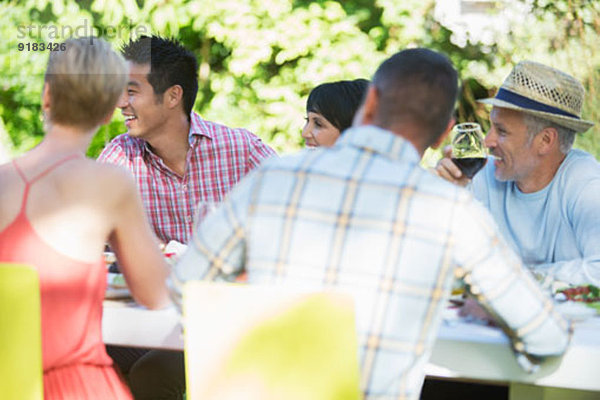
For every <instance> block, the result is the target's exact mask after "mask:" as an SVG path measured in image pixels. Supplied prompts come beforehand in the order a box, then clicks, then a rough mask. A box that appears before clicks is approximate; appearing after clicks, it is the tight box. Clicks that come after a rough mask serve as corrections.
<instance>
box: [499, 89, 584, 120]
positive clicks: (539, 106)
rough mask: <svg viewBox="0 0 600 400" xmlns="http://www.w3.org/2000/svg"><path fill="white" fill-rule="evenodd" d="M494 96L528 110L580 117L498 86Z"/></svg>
mask: <svg viewBox="0 0 600 400" xmlns="http://www.w3.org/2000/svg"><path fill="white" fill-rule="evenodd" d="M496 98H497V99H498V100H504V101H507V102H509V103H511V104H514V105H515V106H519V107H522V108H526V109H529V110H534V111H543V112H547V113H551V114H559V115H564V116H566V117H571V118H576V119H580V118H579V116H577V115H575V114H571V113H568V112H566V111H563V110H561V109H560V108H556V107H552V106H549V105H547V104H544V103H540V102H539V101H535V100H532V99H529V98H527V97H525V96H521V95H520V94H517V93H514V92H511V91H510V90H506V89H503V88H500V90H498V93H496Z"/></svg>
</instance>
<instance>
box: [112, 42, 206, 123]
mask: <svg viewBox="0 0 600 400" xmlns="http://www.w3.org/2000/svg"><path fill="white" fill-rule="evenodd" d="M121 53H122V54H123V57H125V59H126V60H128V61H131V62H133V63H136V64H142V65H143V64H149V65H150V73H149V74H148V82H149V83H150V85H152V88H153V89H154V94H155V95H157V96H162V95H163V93H164V92H165V90H167V89H168V88H170V87H171V86H173V85H179V86H181V88H182V89H183V109H184V111H185V113H186V115H187V116H188V119H189V118H190V113H191V112H192V108H193V107H194V102H195V101H196V95H197V94H198V61H197V60H196V56H195V55H194V54H193V53H192V52H191V51H189V50H187V49H186V48H185V47H183V45H181V44H180V43H179V42H178V41H177V40H175V39H167V38H162V37H159V36H152V37H148V36H140V37H139V38H138V39H137V40H130V41H129V43H127V44H126V45H124V46H123V48H122V49H121Z"/></svg>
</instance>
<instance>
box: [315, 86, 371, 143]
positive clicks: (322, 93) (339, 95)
mask: <svg viewBox="0 0 600 400" xmlns="http://www.w3.org/2000/svg"><path fill="white" fill-rule="evenodd" d="M368 87H369V81H368V80H366V79H355V80H352V81H337V82H327V83H322V84H320V85H319V86H316V87H315V88H314V89H313V90H311V92H310V94H309V95H308V100H307V101H306V112H307V113H309V112H316V113H319V114H321V115H322V116H323V117H325V119H326V120H327V121H329V122H330V123H331V124H332V125H333V126H335V127H336V128H337V129H338V130H339V131H340V133H341V132H343V131H344V130H345V129H347V128H349V127H350V126H351V125H352V120H353V118H354V114H356V110H358V107H359V106H360V105H361V103H362V101H363V98H364V97H365V93H366V92H367V89H368Z"/></svg>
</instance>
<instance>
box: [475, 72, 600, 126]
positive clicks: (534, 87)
mask: <svg viewBox="0 0 600 400" xmlns="http://www.w3.org/2000/svg"><path fill="white" fill-rule="evenodd" d="M584 96H585V89H584V88H583V85H582V84H581V83H580V82H579V81H578V80H577V79H575V78H573V77H572V76H571V75H567V74H565V73H564V72H561V71H559V70H557V69H554V68H550V67H548V66H546V65H543V64H540V63H536V62H533V61H521V62H520V63H518V64H517V65H516V66H515V67H514V68H513V70H512V71H511V72H510V74H509V75H508V77H507V78H506V79H505V80H504V82H503V83H502V86H500V89H498V93H496V96H495V97H491V98H488V99H482V100H478V101H479V102H480V103H485V104H491V105H493V106H496V107H504V108H510V109H513V110H518V111H522V112H524V113H527V114H532V115H535V116H538V117H540V118H544V119H547V120H549V121H552V122H555V123H556V124H558V125H560V126H564V127H566V128H570V129H573V130H574V131H575V132H585V131H587V130H588V129H590V128H591V127H592V126H593V125H594V123H593V122H590V121H585V120H582V119H581V108H582V105H583V98H584Z"/></svg>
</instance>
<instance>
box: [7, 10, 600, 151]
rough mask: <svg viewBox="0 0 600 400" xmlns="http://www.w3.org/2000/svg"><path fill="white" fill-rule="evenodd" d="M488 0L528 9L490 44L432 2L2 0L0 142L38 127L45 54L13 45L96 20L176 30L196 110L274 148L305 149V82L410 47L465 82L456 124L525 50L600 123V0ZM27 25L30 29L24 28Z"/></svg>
mask: <svg viewBox="0 0 600 400" xmlns="http://www.w3.org/2000/svg"><path fill="white" fill-rule="evenodd" d="M442 1H447V0H442ZM496 3H499V5H500V6H501V7H500V10H502V8H503V7H508V3H520V4H521V6H526V7H527V9H528V11H527V13H526V14H527V16H528V17H527V21H526V23H521V24H517V25H515V26H513V27H511V29H510V31H509V32H508V33H506V34H504V35H501V36H498V37H496V38H495V40H494V42H493V43H492V44H489V43H484V42H482V41H479V40H478V38H470V39H469V38H468V40H466V41H464V40H463V41H461V40H457V38H456V35H457V33H456V32H454V31H453V30H452V28H449V27H447V26H444V25H443V24H442V23H441V22H440V21H438V20H437V19H436V14H435V13H434V7H435V1H434V0H403V1H398V0H339V1H333V0H325V1H324V0H317V1H307V0H219V1H212V0H196V1H189V0H170V1H165V0H146V1H145V0H81V1H74V0H55V1H52V2H47V1H42V0H24V1H8V2H4V3H1V4H0V34H1V37H2V38H3V41H1V42H0V55H1V56H2V58H0V145H2V144H3V145H4V146H5V147H9V149H10V152H11V153H12V154H13V155H16V154H19V153H21V152H23V151H26V150H27V149H29V148H31V147H32V146H34V145H35V144H36V143H37V142H39V140H40V139H41V137H42V135H43V131H42V121H41V118H40V111H39V108H40V95H41V88H42V83H43V73H44V68H45V65H46V60H47V57H48V53H47V52H33V51H31V52H19V51H18V50H17V45H18V43H20V42H21V43H26V42H32V41H39V42H41V41H46V42H48V41H52V40H51V39H52V38H51V37H49V36H50V29H49V28H47V29H44V30H42V31H41V29H40V28H41V27H42V26H44V25H45V26H49V25H53V26H56V27H64V26H70V27H72V28H75V27H78V26H82V25H86V24H87V27H88V28H90V29H91V26H95V27H98V28H99V31H98V32H100V33H101V35H102V36H104V37H105V38H107V39H108V40H109V41H111V42H112V43H113V44H114V45H115V47H119V46H120V45H121V44H122V43H123V41H125V40H127V38H128V37H129V36H130V35H134V36H135V35H136V34H139V33H144V32H146V33H149V32H152V33H157V34H161V35H163V36H173V37H176V38H178V39H179V40H181V41H182V42H183V43H184V45H185V46H186V47H188V48H189V49H190V50H192V51H194V52H195V53H196V54H197V56H198V60H199V64H200V69H199V77H200V90H199V93H198V98H197V101H196V105H195V110H196V111H198V112H199V113H200V114H201V115H202V116H203V117H205V118H207V119H210V120H214V121H218V122H221V123H224V124H226V125H230V126H242V127H245V128H248V129H250V130H252V131H253V132H255V133H256V134H257V135H259V136H260V137H261V138H262V139H263V140H265V141H266V142H267V143H269V144H271V145H272V146H273V147H274V148H276V149H277V150H278V151H279V152H280V153H285V152H290V151H294V150H297V149H299V148H300V147H301V146H302V141H301V137H300V130H301V128H302V125H303V123H304V121H303V117H304V114H305V112H304V105H305V101H306V97H307V95H308V93H309V91H310V89H311V88H312V87H314V86H315V85H317V84H319V83H322V82H325V81H330V80H337V79H355V78H359V77H364V78H369V77H370V76H371V75H372V74H373V72H374V71H375V68H376V67H377V65H378V64H379V63H380V62H381V61H382V60H383V59H384V58H386V57H387V56H389V55H391V54H393V53H395V52H397V51H398V50H400V49H403V48H406V47H410V46H425V47H429V48H433V49H436V50H439V51H442V52H444V53H446V54H447V55H448V56H449V57H450V58H451V59H452V61H453V62H454V64H455V66H456V67H457V69H458V70H459V73H460V75H461V78H462V80H463V90H462V94H461V98H460V102H459V105H458V108H457V110H458V111H457V114H458V119H459V121H478V122H480V123H482V125H483V126H484V128H486V129H487V126H488V122H487V117H488V114H487V113H488V111H487V110H486V109H485V108H484V107H482V106H481V105H478V104H477V103H475V101H474V100H475V99H476V98H481V97H485V96H488V95H491V94H493V93H494V91H495V88H496V86H498V85H499V84H500V83H501V82H502V80H503V78H504V76H505V75H506V74H507V73H508V72H509V70H510V68H511V67H512V65H513V64H514V63H516V62H517V61H519V60H522V59H526V58H527V59H532V60H536V61H540V62H545V63H548V64H550V65H553V66H555V67H558V68H562V69H564V70H566V71H568V72H570V73H572V74H574V75H575V76H577V77H578V78H579V79H581V80H582V81H583V82H584V83H585V85H586V88H587V90H588V98H587V99H586V102H587V103H586V109H585V110H584V118H586V119H591V120H594V121H599V120H600V118H598V116H599V113H600V100H599V98H598V93H599V90H600V54H598V52H597V51H596V48H597V44H598V43H600V41H599V39H600V37H599V36H600V2H598V1H595V0H587V1H586V0H579V1H575V0H562V1H546V0H514V1H512V2H511V1H505V2H496ZM505 3H506V4H505ZM28 27H32V29H30V31H31V30H33V31H32V32H29V33H31V34H30V35H25V36H24V35H22V33H23V32H26V31H27V29H28ZM142 28H143V31H142V32H140V29H142ZM36 29H37V30H36ZM80 32H81V31H80ZM88 32H90V30H88ZM75 34H77V32H76V33H75ZM55 41H56V40H55ZM124 131H125V128H124V125H123V121H122V117H121V116H120V113H118V112H116V113H115V117H114V119H113V121H112V122H111V123H110V124H109V125H107V126H106V127H103V128H101V129H100V131H99V132H98V134H97V135H96V137H95V138H94V141H93V143H92V145H91V147H90V149H89V155H90V156H92V157H94V156H96V155H97V154H98V153H99V152H100V150H101V149H102V147H103V146H104V144H105V143H106V142H107V141H109V140H110V139H111V138H112V137H114V136H115V135H117V134H119V133H122V132H124ZM599 133H600V132H599V128H598V127H595V128H594V129H593V130H590V131H588V132H587V133H586V134H584V135H582V136H580V137H579V138H578V139H577V141H576V147H580V148H584V149H586V150H588V151H590V152H591V153H593V154H594V155H595V156H596V157H597V158H598V157H599V156H600V143H599V140H600V139H599V138H598V134H599ZM432 154H434V153H432ZM434 156H435V155H431V154H429V155H428V156H427V157H434Z"/></svg>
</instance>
